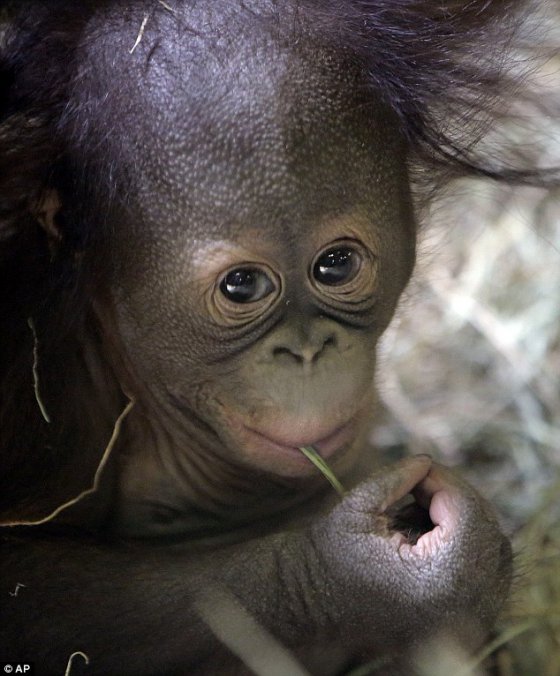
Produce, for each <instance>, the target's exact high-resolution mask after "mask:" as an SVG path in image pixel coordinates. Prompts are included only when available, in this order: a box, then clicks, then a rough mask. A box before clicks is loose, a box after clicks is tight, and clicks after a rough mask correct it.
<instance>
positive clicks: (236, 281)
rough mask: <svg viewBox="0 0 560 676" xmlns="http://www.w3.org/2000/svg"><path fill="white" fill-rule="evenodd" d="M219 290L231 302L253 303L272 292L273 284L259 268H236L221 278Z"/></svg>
mask: <svg viewBox="0 0 560 676" xmlns="http://www.w3.org/2000/svg"><path fill="white" fill-rule="evenodd" d="M220 291H221V292H222V293H223V295H224V296H225V297H226V298H227V299H228V300H230V301H232V302H233V303H254V302H256V301H258V300H261V299H262V298H265V297H266V296H268V294H269V293H272V291H274V284H273V283H272V280H271V279H270V278H269V277H268V276H267V275H265V273H264V272H262V271H261V270H258V269H256V268H238V269H237V270H232V271H231V272H228V274H227V275H226V276H225V277H224V278H223V279H222V281H221V282H220Z"/></svg>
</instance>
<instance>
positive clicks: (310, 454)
mask: <svg viewBox="0 0 560 676" xmlns="http://www.w3.org/2000/svg"><path fill="white" fill-rule="evenodd" d="M299 450H300V451H301V452H302V453H303V455H305V457H306V458H307V459H308V460H310V461H311V462H312V463H313V464H314V465H315V467H316V468H317V469H318V470H319V471H320V472H321V474H322V475H323V476H324V477H325V479H326V480H327V481H328V482H329V483H330V484H331V486H332V487H333V488H334V490H335V491H336V492H337V493H338V494H339V495H340V496H343V495H344V494H345V493H346V491H345V490H344V486H343V485H342V484H341V483H340V481H339V480H338V479H337V478H336V476H335V475H334V472H333V471H332V469H331V468H330V467H329V466H328V465H327V463H326V462H325V461H324V460H323V458H322V457H321V456H320V455H319V453H317V451H316V450H315V449H314V448H313V446H300V447H299Z"/></svg>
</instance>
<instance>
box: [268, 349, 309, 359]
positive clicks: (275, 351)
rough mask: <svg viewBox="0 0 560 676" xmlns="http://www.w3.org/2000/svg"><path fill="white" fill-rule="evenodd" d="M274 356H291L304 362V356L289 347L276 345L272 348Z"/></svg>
mask: <svg viewBox="0 0 560 676" xmlns="http://www.w3.org/2000/svg"><path fill="white" fill-rule="evenodd" d="M272 356H273V357H291V358H292V359H295V361H297V362H302V361H303V357H302V356H301V355H299V354H297V353H296V352H292V350H290V349H289V348H288V347H275V348H274V349H273V350H272Z"/></svg>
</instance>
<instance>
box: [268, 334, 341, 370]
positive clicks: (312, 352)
mask: <svg viewBox="0 0 560 676" xmlns="http://www.w3.org/2000/svg"><path fill="white" fill-rule="evenodd" d="M334 346H336V338H335V336H329V337H328V338H325V339H324V340H323V341H322V342H320V343H319V344H317V343H315V344H313V342H309V343H307V344H305V345H304V346H302V347H286V346H285V345H278V346H276V347H275V348H273V350H272V356H273V357H282V356H289V357H291V358H292V359H294V360H295V361H296V362H298V363H304V362H305V363H309V364H313V363H315V362H317V361H318V360H319V359H320V358H321V355H322V354H323V352H324V351H325V349H326V348H328V347H334Z"/></svg>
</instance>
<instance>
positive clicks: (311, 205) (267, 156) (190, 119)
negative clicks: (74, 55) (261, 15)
mask: <svg viewBox="0 0 560 676" xmlns="http://www.w3.org/2000/svg"><path fill="white" fill-rule="evenodd" d="M208 4H209V3H198V4H195V5H194V6H192V7H191V6H189V7H187V6H183V8H182V9H181V16H180V19H181V20H179V19H178V17H177V16H174V15H170V14H169V13H165V12H163V13H161V12H160V13H158V14H157V16H155V15H152V16H151V17H150V18H148V19H147V20H146V18H145V17H144V18H142V14H141V13H138V14H137V15H136V23H135V27H136V28H137V29H138V31H139V32H138V34H135V31H134V30H132V29H131V26H130V24H131V23H134V22H132V21H128V22H127V23H126V24H125V23H124V22H121V25H120V28H119V29H117V26H118V23H119V22H118V19H117V20H116V23H113V30H116V31H117V32H118V31H119V30H120V31H121V33H122V35H121V39H120V41H121V43H123V44H121V47H120V48H119V54H118V55H116V54H115V51H114V49H111V50H110V51H109V53H107V46H108V45H106V46H105V53H104V54H103V58H102V59H99V55H96V59H97V65H96V68H97V70H98V72H99V78H100V80H101V81H102V82H101V89H106V91H107V101H106V104H107V106H108V110H111V109H112V110H113V112H112V115H113V116H114V118H115V119H114V120H113V122H112V125H113V128H114V129H115V134H114V135H113V138H114V139H115V141H116V143H117V144H118V146H119V147H118V149H115V151H114V152H116V156H118V157H119V161H120V162H121V163H123V164H124V165H125V166H126V168H127V170H128V175H129V176H130V177H131V185H130V196H131V205H132V208H134V205H137V206H138V208H139V211H140V212H141V213H142V214H144V215H145V217H146V218H148V219H151V220H153V221H154V222H158V223H161V220H162V219H164V221H165V223H166V224H169V225H175V226H177V227H184V226H185V223H190V224H200V227H201V228H204V231H205V232H206V233H208V232H211V231H213V230H215V231H216V232H219V233H220V234H223V233H224V230H227V229H230V230H231V231H232V232H235V229H236V228H246V227H247V226H248V225H249V227H250V226H251V225H255V227H257V226H258V227H259V228H261V229H262V228H266V227H267V224H268V225H270V229H271V231H272V232H274V231H276V229H277V225H278V223H277V221H278V219H281V220H283V224H282V225H283V227H284V228H285V227H286V226H287V225H289V223H292V222H294V223H295V222H297V227H298V228H301V222H302V220H306V219H313V218H316V216H317V212H318V211H324V212H327V213H334V212H338V211H344V210H345V209H350V208H352V207H354V206H355V203H356V202H357V201H359V200H360V199H366V198H367V197H368V195H367V194H366V193H368V191H369V190H375V188H376V186H377V188H378V189H379V186H380V184H381V183H382V182H383V181H391V180H393V181H398V180H399V177H398V176H396V175H395V174H396V173H398V171H397V170H396V169H395V167H396V165H398V166H401V165H402V164H404V163H403V162H402V161H401V156H402V148H401V144H400V141H399V140H398V139H397V138H396V137H395V136H394V135H392V134H391V133H390V130H391V124H390V119H389V118H388V115H387V113H386V112H385V111H383V110H382V108H381V106H380V105H379V104H378V103H376V102H375V101H372V100H370V99H369V98H368V97H366V96H365V94H364V93H363V92H362V90H361V87H360V82H359V76H358V74H357V73H356V72H355V70H354V69H353V68H352V67H351V66H350V64H348V63H346V62H345V60H344V58H342V57H341V56H337V55H335V54H333V53H332V52H329V51H327V50H326V49H320V48H313V49H311V48H310V47H309V44H308V43H306V33H305V31H306V28H305V26H303V25H302V26H299V27H298V28H295V27H293V26H292V31H296V33H297V35H294V34H293V33H292V34H291V36H286V35H285V34H282V32H280V33H279V32H278V30H276V31H275V30H272V29H271V26H270V24H269V22H267V21H265V20H261V21H255V20H254V19H253V20H252V21H249V22H246V23H244V22H243V21H242V19H243V17H244V16H245V15H243V16H241V15H240V12H241V10H239V11H237V12H235V11H233V10H232V9H231V8H232V7H234V6H235V4H236V3H232V4H230V5H229V8H230V11H229V13H228V12H226V13H225V14H224V13H221V14H219V13H216V12H215V10H212V9H211V8H208ZM218 4H219V3H218ZM204 6H206V7H205V8H204V9H203V7H204ZM146 16H147V15H146ZM245 18H247V17H245ZM139 22H140V23H139ZM142 26H143V32H142V31H141V30H140V29H141V28H142ZM298 31H299V32H298ZM140 35H141V40H140V42H139V43H138V44H137V46H136V48H135V49H134V50H133V52H132V54H130V51H129V50H125V49H124V47H125V45H126V44H128V43H129V42H131V41H132V42H131V48H132V46H134V44H135V42H136V41H137V40H138V38H139V36H140ZM113 42H114V41H113ZM100 63H102V64H103V67H101V68H100V67H99V64H100ZM119 69H122V70H121V73H120V75H123V74H124V75H125V77H124V78H123V77H119V72H118V71H119ZM103 80H104V82H103ZM397 156H398V160H399V161H398V162H397V163H395V162H394V158H395V157H397ZM383 190H384V188H383V186H381V192H383ZM190 227H191V228H193V227H196V225H191V226H190Z"/></svg>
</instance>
